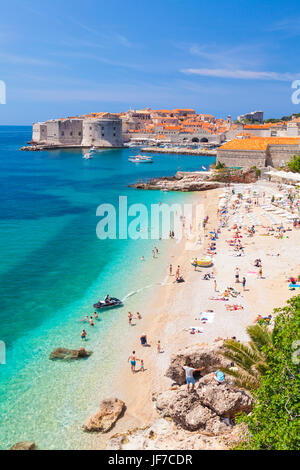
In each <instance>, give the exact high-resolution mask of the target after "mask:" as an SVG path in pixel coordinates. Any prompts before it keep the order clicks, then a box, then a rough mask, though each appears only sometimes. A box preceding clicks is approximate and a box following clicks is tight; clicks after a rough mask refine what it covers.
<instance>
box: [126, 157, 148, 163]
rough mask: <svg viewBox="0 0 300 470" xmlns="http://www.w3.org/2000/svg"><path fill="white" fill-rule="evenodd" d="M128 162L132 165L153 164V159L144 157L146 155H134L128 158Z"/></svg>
mask: <svg viewBox="0 0 300 470" xmlns="http://www.w3.org/2000/svg"><path fill="white" fill-rule="evenodd" d="M128 161H129V162H131V163H153V160H152V158H151V157H148V156H146V155H145V156H144V155H133V156H132V157H129V158H128Z"/></svg>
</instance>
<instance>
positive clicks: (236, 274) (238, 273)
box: [235, 268, 240, 284]
mask: <svg viewBox="0 0 300 470" xmlns="http://www.w3.org/2000/svg"><path fill="white" fill-rule="evenodd" d="M239 282H240V268H235V283H236V284H238V283H239Z"/></svg>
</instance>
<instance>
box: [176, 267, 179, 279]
mask: <svg viewBox="0 0 300 470" xmlns="http://www.w3.org/2000/svg"><path fill="white" fill-rule="evenodd" d="M179 278H180V266H179V265H178V266H177V269H176V281H178V279H179Z"/></svg>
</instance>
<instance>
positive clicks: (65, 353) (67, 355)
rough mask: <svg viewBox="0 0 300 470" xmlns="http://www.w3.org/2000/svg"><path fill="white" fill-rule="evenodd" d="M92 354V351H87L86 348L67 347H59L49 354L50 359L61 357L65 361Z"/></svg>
mask: <svg viewBox="0 0 300 470" xmlns="http://www.w3.org/2000/svg"><path fill="white" fill-rule="evenodd" d="M91 354H92V352H91V351H86V350H85V349H84V348H79V349H66V348H57V349H55V350H54V351H52V353H51V354H50V356H49V359H51V360H55V359H61V360H64V361H69V360H71V359H84V358H85V357H89V356H90V355H91Z"/></svg>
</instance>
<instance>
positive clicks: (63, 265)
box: [0, 126, 214, 449]
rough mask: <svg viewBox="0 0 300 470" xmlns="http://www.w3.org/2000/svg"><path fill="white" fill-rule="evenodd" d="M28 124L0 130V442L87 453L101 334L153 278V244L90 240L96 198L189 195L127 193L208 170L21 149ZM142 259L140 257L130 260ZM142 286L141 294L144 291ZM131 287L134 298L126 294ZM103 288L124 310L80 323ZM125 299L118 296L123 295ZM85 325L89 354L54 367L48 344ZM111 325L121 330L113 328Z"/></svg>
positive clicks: (70, 340) (191, 160)
mask: <svg viewBox="0 0 300 470" xmlns="http://www.w3.org/2000/svg"><path fill="white" fill-rule="evenodd" d="M30 138H31V128H30V127H6V126H2V127H0V253H1V258H0V259H1V263H0V290H1V297H0V298H1V306H0V340H1V341H4V342H5V345H6V364H0V448H1V449H7V448H9V447H10V446H11V445H12V444H14V443H15V442H18V441H21V440H33V441H35V442H36V443H37V445H38V447H39V448H40V449H70V448H83V449H84V448H87V447H88V441H87V439H86V438H85V435H84V436H82V434H83V433H81V432H80V430H79V428H80V424H81V423H82V422H83V421H84V419H85V418H86V417H87V416H88V415H89V412H90V411H91V410H93V409H94V407H95V402H94V397H95V394H96V388H98V387H99V386H100V385H101V381H102V380H104V377H105V378H106V379H107V371H108V370H109V367H110V361H111V355H112V349H113V346H116V345H112V344H111V343H110V336H111V335H110V332H112V331H117V330H118V328H120V322H119V319H120V316H122V315H123V317H124V315H125V316H127V311H128V310H130V309H133V310H134V308H135V306H136V305H137V304H138V303H141V302H145V301H146V299H147V292H148V294H149V292H150V290H151V287H149V286H151V283H152V282H153V279H154V278H156V279H157V278H158V277H159V276H160V278H161V279H162V280H163V278H164V276H165V275H166V269H165V270H164V271H162V272H161V273H157V272H155V273H154V272H153V269H156V268H155V267H153V266H154V265H153V264H151V267H149V266H150V263H147V260H148V259H151V256H152V248H153V247H154V245H156V246H159V249H162V250H163V244H164V242H163V241H157V242H154V241H153V240H130V239H129V240H118V239H116V240H110V239H106V240H100V239H99V238H97V236H96V226H97V223H98V222H99V217H97V216H96V209H97V207H98V206H99V205H100V204H103V203H109V204H113V205H114V206H115V207H116V209H118V198H119V196H127V197H128V204H129V205H130V204H132V203H143V204H145V205H146V206H147V207H148V208H150V205H151V204H153V203H159V202H166V203H174V202H177V201H179V200H180V201H181V202H182V201H184V200H187V198H188V197H189V195H188V194H182V193H181V194H178V193H165V192H161V191H142V190H135V189H132V188H128V184H130V183H134V182H136V181H137V180H138V179H143V180H145V179H148V178H151V177H156V176H167V175H173V174H174V173H175V172H176V171H177V170H178V168H179V167H180V169H181V170H189V171H192V170H199V169H201V167H202V165H204V166H207V167H208V166H209V165H210V164H211V163H212V162H214V159H213V158H212V157H199V156H188V155H171V154H168V155H166V154H153V160H154V163H153V164H133V163H130V162H128V157H129V156H130V155H135V154H137V153H138V150H136V149H125V148H124V149H119V150H101V151H98V152H97V153H96V155H95V157H94V158H93V159H91V160H84V159H82V155H83V154H82V152H81V151H80V150H58V151H43V152H21V151H19V148H20V147H21V146H23V145H24V144H25V143H26V142H27V141H28V140H30ZM141 256H145V260H146V262H145V263H142V262H141V261H140V258H141ZM147 288H148V289H147ZM132 292H135V295H133V296H128V294H130V293H132ZM107 293H109V294H110V295H113V296H116V297H119V298H121V299H124V298H125V299H126V300H125V302H124V307H123V308H120V309H115V310H109V311H106V312H103V313H101V314H100V321H99V322H97V325H96V327H95V329H94V330H92V329H91V328H89V325H88V324H86V323H84V324H83V323H82V322H81V319H82V318H83V317H84V316H85V315H87V314H89V315H90V314H93V311H94V309H93V303H94V302H95V301H97V300H98V299H101V298H103V297H104V296H105V295H106V294H107ZM127 296H128V297H127ZM83 326H84V327H86V329H87V331H88V341H87V342H86V343H85V344H84V346H85V347H86V349H91V350H93V351H94V353H93V355H92V356H91V357H90V358H89V359H88V360H87V361H82V362H80V363H79V362H76V364H75V363H62V362H53V361H50V360H49V354H50V352H51V351H52V350H53V349H55V348H56V347H59V346H62V347H70V348H78V347H80V346H81V345H82V341H81V338H80V333H81V330H82V328H83ZM123 334H124V333H122V331H120V335H123Z"/></svg>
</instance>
